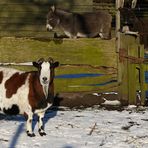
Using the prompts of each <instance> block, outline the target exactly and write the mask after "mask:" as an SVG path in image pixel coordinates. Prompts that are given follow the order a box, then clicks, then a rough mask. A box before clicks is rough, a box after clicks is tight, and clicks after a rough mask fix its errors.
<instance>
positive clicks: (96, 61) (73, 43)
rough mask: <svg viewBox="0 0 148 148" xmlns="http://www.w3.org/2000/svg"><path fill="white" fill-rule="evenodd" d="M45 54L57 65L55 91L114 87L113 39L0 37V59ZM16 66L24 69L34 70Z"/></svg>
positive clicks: (33, 57)
mask: <svg viewBox="0 0 148 148" xmlns="http://www.w3.org/2000/svg"><path fill="white" fill-rule="evenodd" d="M49 56H51V57H53V58H54V59H55V60H58V61H59V62H60V64H61V66H60V67H59V68H57V69H56V78H55V88H56V92H87V91H91V92H93V91H94V92H95V91H97V92H99V91H101V92H104V91H109V90H110V91H113V90H114V91H115V90H116V86H117V69H116V68H117V65H116V63H117V62H116V60H117V59H116V53H115V39H112V40H101V39H98V38H95V39H63V40H50V39H49V40H34V39H27V38H11V37H9V38H1V39H0V62H27V61H33V60H37V59H39V58H41V57H44V58H48V57H49ZM16 68H18V69H22V70H26V71H28V70H32V69H34V68H33V67H22V66H19V67H16Z"/></svg>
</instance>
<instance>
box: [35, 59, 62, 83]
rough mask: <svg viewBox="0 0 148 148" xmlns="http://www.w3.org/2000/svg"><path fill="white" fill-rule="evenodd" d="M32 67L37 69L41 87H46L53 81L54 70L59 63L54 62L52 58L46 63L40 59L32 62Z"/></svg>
mask: <svg viewBox="0 0 148 148" xmlns="http://www.w3.org/2000/svg"><path fill="white" fill-rule="evenodd" d="M33 66H35V67H36V68H38V71H39V80H40V83H41V85H48V84H49V83H50V82H51V81H53V77H54V68H56V67H58V66H59V62H54V61H53V59H52V58H49V59H48V60H47V61H46V60H44V59H43V58H41V59H39V60H38V61H37V62H33Z"/></svg>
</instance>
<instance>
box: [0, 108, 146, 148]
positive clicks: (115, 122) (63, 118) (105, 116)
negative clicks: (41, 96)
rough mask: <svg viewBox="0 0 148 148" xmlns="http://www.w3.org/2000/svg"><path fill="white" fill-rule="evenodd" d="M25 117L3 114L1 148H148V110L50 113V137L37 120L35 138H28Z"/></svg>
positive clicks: (46, 119) (48, 127)
mask: <svg viewBox="0 0 148 148" xmlns="http://www.w3.org/2000/svg"><path fill="white" fill-rule="evenodd" d="M25 125H26V122H25V120H24V118H23V117H22V116H17V117H16V116H13V117H8V116H2V115H0V133H1V134H0V147H1V148H8V147H9V148H13V147H16V148H30V147H32V148H99V147H101V148H147V147H148V109H144V110H137V109H136V108H134V109H131V108H129V109H124V110H123V111H116V110H114V111H108V110H105V109H103V108H99V107H98V108H97V107H96V108H88V109H83V110H79V109H77V110H76V109H75V110H69V109H66V110H58V111H48V112H47V114H46V116H45V131H46V133H47V135H46V136H44V137H41V136H40V135H39V134H38V132H37V130H38V127H37V124H36V122H35V121H34V126H35V128H34V131H35V134H36V136H35V137H32V138H30V137H27V135H26V133H25Z"/></svg>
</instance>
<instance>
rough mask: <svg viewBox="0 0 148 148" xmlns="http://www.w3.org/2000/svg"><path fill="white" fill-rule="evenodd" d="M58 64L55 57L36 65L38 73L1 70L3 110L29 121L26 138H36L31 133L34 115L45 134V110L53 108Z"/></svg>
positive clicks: (10, 69)
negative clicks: (23, 116) (22, 116)
mask: <svg viewBox="0 0 148 148" xmlns="http://www.w3.org/2000/svg"><path fill="white" fill-rule="evenodd" d="M58 65H59V62H54V61H53V59H52V58H49V60H48V61H45V60H44V59H40V60H38V61H37V62H33V66H35V67H36V68H37V69H38V71H30V72H22V71H18V70H15V69H12V68H5V67H0V111H1V112H3V113H5V114H8V115H17V114H23V115H25V117H26V118H27V135H28V136H30V137H33V136H35V134H34V133H33V130H32V119H33V115H34V114H37V115H38V117H39V120H38V124H39V126H38V127H39V130H38V131H39V134H40V135H41V136H43V135H46V133H45V132H44V126H43V118H44V114H45V111H46V110H47V109H48V108H49V107H50V106H51V105H52V102H53V97H54V88H53V87H54V84H53V80H54V68H55V67H57V66H58Z"/></svg>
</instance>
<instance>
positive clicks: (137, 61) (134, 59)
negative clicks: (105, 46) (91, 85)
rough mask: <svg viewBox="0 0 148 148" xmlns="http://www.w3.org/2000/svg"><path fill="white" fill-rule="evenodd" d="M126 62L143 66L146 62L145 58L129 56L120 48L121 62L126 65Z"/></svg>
mask: <svg viewBox="0 0 148 148" xmlns="http://www.w3.org/2000/svg"><path fill="white" fill-rule="evenodd" d="M126 60H128V61H129V62H130V63H133V64H141V63H143V62H144V58H138V57H134V56H129V55H128V52H127V50H126V49H124V48H120V49H119V61H120V62H123V63H124V61H126Z"/></svg>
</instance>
